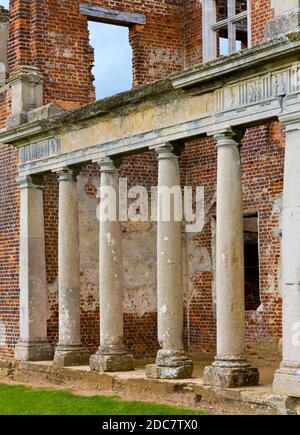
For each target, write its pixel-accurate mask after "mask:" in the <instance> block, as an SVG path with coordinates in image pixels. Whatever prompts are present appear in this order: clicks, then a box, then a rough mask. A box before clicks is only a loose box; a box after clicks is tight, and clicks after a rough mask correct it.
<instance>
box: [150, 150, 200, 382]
mask: <svg viewBox="0 0 300 435" xmlns="http://www.w3.org/2000/svg"><path fill="white" fill-rule="evenodd" d="M157 152H158V222H157V315H158V341H159V344H160V346H161V348H162V349H161V350H159V351H158V353H157V358H156V364H155V365H149V366H147V367H146V374H147V376H148V377H151V378H161V379H174V378H178V379H180V378H189V377H191V375H192V371H193V362H192V361H191V360H189V359H188V358H187V356H186V355H185V352H184V349H183V287H182V286H183V279H182V221H181V220H176V219H175V215H174V201H173V200H172V199H171V203H170V218H169V219H165V217H164V216H163V211H164V207H165V205H166V202H165V201H166V200H168V199H164V198H163V196H164V195H163V194H162V193H161V191H160V189H165V188H169V189H174V190H175V189H176V188H177V189H178V188H180V173H179V165H178V158H177V157H176V155H175V154H174V153H173V147H172V145H170V144H166V145H165V146H162V147H159V148H158V149H157ZM180 195H181V193H180ZM180 200H181V198H180Z"/></svg>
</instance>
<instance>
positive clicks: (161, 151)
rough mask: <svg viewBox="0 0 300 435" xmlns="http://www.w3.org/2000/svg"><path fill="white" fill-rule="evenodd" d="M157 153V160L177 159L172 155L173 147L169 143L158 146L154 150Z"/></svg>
mask: <svg viewBox="0 0 300 435" xmlns="http://www.w3.org/2000/svg"><path fill="white" fill-rule="evenodd" d="M155 151H156V152H157V159H158V160H161V159H178V157H177V156H176V154H174V147H173V145H172V144H171V143H165V144H163V145H159V146H157V147H156V148H155Z"/></svg>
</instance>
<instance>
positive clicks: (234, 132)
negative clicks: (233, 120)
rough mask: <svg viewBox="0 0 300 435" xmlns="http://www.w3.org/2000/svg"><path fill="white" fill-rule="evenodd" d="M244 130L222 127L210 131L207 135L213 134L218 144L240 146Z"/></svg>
mask: <svg viewBox="0 0 300 435" xmlns="http://www.w3.org/2000/svg"><path fill="white" fill-rule="evenodd" d="M244 134H245V130H240V129H234V128H232V127H226V128H222V129H220V130H216V131H214V132H212V133H210V134H209V135H208V136H213V137H214V139H215V140H216V141H217V147H219V146H229V145H233V146H240V142H241V140H242V139H243V137H244Z"/></svg>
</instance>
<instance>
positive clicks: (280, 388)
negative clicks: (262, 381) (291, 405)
mask: <svg viewBox="0 0 300 435" xmlns="http://www.w3.org/2000/svg"><path fill="white" fill-rule="evenodd" d="M273 393H274V394H279V395H282V396H291V397H300V363H298V364H297V363H296V364H295V363H293V362H290V363H289V362H283V363H282V364H281V365H280V368H279V369H278V370H277V371H276V372H275V375H274V381H273Z"/></svg>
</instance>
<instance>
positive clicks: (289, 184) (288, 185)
mask: <svg viewBox="0 0 300 435" xmlns="http://www.w3.org/2000/svg"><path fill="white" fill-rule="evenodd" d="M280 121H282V122H283V123H284V124H285V127H286V147H285V168H284V191H283V209H282V247H281V255H282V280H281V281H282V299H283V313H282V314H283V360H282V363H281V366H280V368H279V370H278V371H277V372H276V373H275V378H274V385H273V389H274V393H276V394H282V395H287V396H293V397H300V189H299V186H300V169H299V161H300V160H299V159H300V115H299V111H298V112H296V113H294V114H291V115H288V114H287V115H285V116H282V117H281V118H280Z"/></svg>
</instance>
